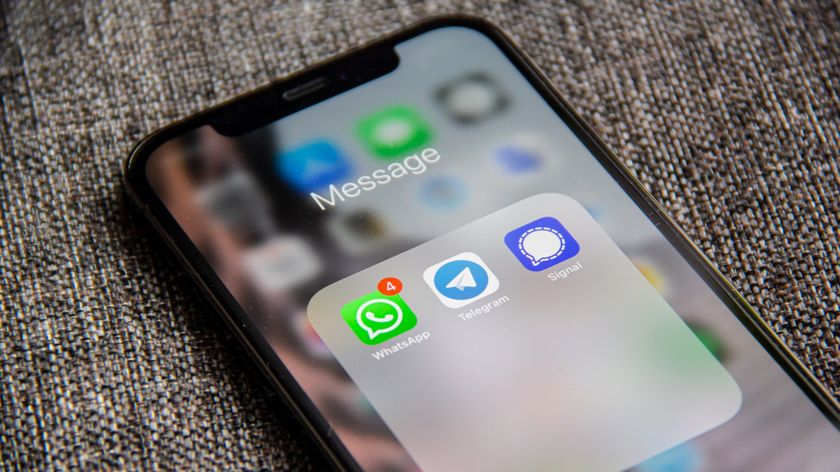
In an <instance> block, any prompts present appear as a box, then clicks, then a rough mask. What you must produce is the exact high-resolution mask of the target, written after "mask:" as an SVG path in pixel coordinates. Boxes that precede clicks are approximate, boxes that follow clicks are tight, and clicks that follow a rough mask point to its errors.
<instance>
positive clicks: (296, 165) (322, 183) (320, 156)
mask: <svg viewBox="0 0 840 472" xmlns="http://www.w3.org/2000/svg"><path fill="white" fill-rule="evenodd" d="M277 168H278V171H279V172H280V175H281V176H282V177H283V178H284V179H286V181H288V182H289V183H290V184H292V186H294V187H295V188H296V189H298V190H300V191H303V192H314V191H317V190H321V189H323V188H324V187H327V186H329V185H330V184H334V183H338V182H341V181H344V180H346V179H347V178H348V177H349V176H350V171H351V169H350V163H349V162H348V161H347V158H346V157H345V156H344V155H343V154H342V153H341V152H340V151H339V150H338V149H337V148H336V147H335V146H334V145H333V144H331V143H330V142H329V141H325V140H316V141H311V142H309V143H306V144H304V145H302V146H299V147H297V148H294V149H291V150H288V151H281V152H280V154H279V155H278V162H277Z"/></svg>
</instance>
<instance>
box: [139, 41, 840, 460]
mask: <svg viewBox="0 0 840 472" xmlns="http://www.w3.org/2000/svg"><path fill="white" fill-rule="evenodd" d="M396 52H397V54H398V56H399V65H398V66H397V67H396V69H395V70H393V71H392V72H389V73H387V74H385V75H383V76H381V77H379V78H376V79H375V80H372V81H369V82H366V83H364V84H363V85H360V86H358V87H355V88H353V89H351V90H349V91H346V92H344V93H341V94H339V95H337V96H334V97H332V98H329V99H327V100H324V101H321V102H319V103H317V104H315V105H312V106H309V107H307V108H305V109H303V110H301V111H298V112H296V113H293V114H291V115H289V116H286V117H284V118H282V119H279V120H277V121H275V122H273V123H270V124H268V125H266V126H262V127H260V128H258V129H256V130H253V131H250V132H248V133H246V134H243V135H240V136H234V137H230V136H224V135H222V134H219V133H218V132H216V131H215V130H214V129H213V128H212V127H210V126H202V127H199V128H197V129H194V130H192V131H190V132H188V133H185V134H183V135H181V136H178V137H177V138H174V139H172V140H170V141H168V142H166V143H164V144H162V145H161V146H159V147H158V148H157V149H156V150H155V151H154V152H153V153H152V155H151V156H150V158H149V160H148V164H147V168H146V172H147V176H148V180H149V182H150V184H151V187H152V188H153V189H154V191H155V192H156V194H157V195H158V196H159V198H160V200H161V201H162V202H163V204H164V205H165V207H166V209H167V210H168V212H169V213H170V214H171V215H172V216H173V218H174V220H175V221H176V222H177V223H178V225H179V226H180V227H181V228H182V229H183V231H184V233H185V234H186V235H187V236H188V237H189V239H190V240H191V241H192V243H193V244H194V245H195V247H196V248H197V249H198V250H199V251H200V253H201V254H202V255H203V257H204V258H205V259H206V261H207V263H208V264H209V266H210V267H212V270H213V271H214V272H215V274H216V275H217V276H218V278H219V280H221V282H222V284H223V285H224V289H225V290H227V292H229V294H230V295H231V296H232V297H233V298H234V299H235V300H236V302H237V304H238V305H239V309H241V310H242V311H243V312H244V313H246V314H247V316H248V318H249V319H250V320H251V323H252V324H253V326H255V327H257V328H258V329H259V330H260V333H261V335H262V336H263V337H264V339H265V340H266V341H267V343H268V344H269V345H270V346H271V349H272V350H273V353H274V355H275V356H276V361H278V362H281V363H282V364H283V365H284V366H285V368H287V369H288V371H289V372H290V373H291V375H292V377H293V380H294V382H296V383H297V385H298V386H299V387H300V388H301V389H302V390H303V392H305V394H306V396H307V397H308V399H309V401H311V403H312V404H313V405H314V407H315V408H317V410H318V412H319V413H320V415H321V416H322V417H323V419H324V420H325V421H326V422H327V423H328V424H329V426H330V428H332V429H333V430H334V431H335V433H336V435H337V437H338V438H339V440H340V441H341V442H342V444H343V446H344V447H345V448H346V450H347V452H348V453H349V454H350V455H351V456H352V457H353V459H354V460H355V461H356V462H357V463H358V465H359V466H361V467H362V468H364V469H366V470H415V469H418V468H419V469H423V470H484V471H491V470H546V469H549V470H605V471H609V470H637V471H695V470H715V471H717V470H733V471H734V470H763V471H767V470H780V471H781V470H791V469H794V468H796V469H799V470H827V469H831V468H832V467H836V466H837V464H838V463H840V434H838V432H837V430H836V429H835V427H834V425H833V424H832V423H831V421H829V420H828V419H827V418H826V417H825V416H824V415H823V414H822V413H821V412H820V411H819V410H818V409H817V408H816V407H815V406H814V404H813V403H812V402H811V401H810V400H809V399H808V397H807V396H806V395H805V394H804V393H803V392H802V390H801V389H800V388H799V387H798V386H797V384H796V383H795V382H793V381H792V380H791V378H790V377H789V376H788V375H787V374H786V373H785V372H784V371H783V370H782V369H781V368H780V367H779V366H778V364H777V363H776V362H775V361H774V360H773V358H772V357H771V356H770V355H769V354H768V353H767V352H766V351H765V349H764V348H763V347H762V346H761V345H760V344H759V343H758V342H757V341H756V340H755V339H754V337H753V335H752V334H751V333H750V331H749V330H747V329H746V328H745V327H744V326H743V325H742V323H741V322H740V321H739V320H738V318H737V317H736V316H734V315H733V313H732V312H731V311H730V309H729V308H728V307H727V305H726V304H725V303H724V302H723V301H721V299H720V298H719V297H718V296H717V295H716V294H715V292H714V291H713V290H712V289H711V288H710V287H709V285H708V284H707V283H706V282H705V281H704V279H703V278H702V277H701V276H700V275H698V274H697V272H695V270H694V269H693V268H692V266H691V265H690V264H689V263H688V262H687V261H686V259H685V258H684V257H683V256H682V255H681V253H680V252H679V251H678V250H677V249H676V248H675V247H674V246H673V245H672V244H671V243H670V242H669V241H668V239H666V237H665V236H663V234H662V233H661V232H660V231H659V229H658V228H657V227H656V225H655V224H654V223H653V222H651V220H650V219H649V218H648V217H647V216H646V214H645V213H644V212H643V211H642V210H641V209H640V208H639V206H637V204H636V203H635V202H634V200H633V199H632V198H630V197H629V196H628V194H627V193H626V192H625V191H624V190H623V189H622V187H621V185H619V183H618V182H617V181H616V180H615V179H614V178H613V177H612V176H611V174H610V173H609V172H608V171H607V169H606V168H605V167H604V166H603V165H602V163H601V162H600V161H599V160H598V159H597V158H596V157H595V156H594V155H593V154H592V153H591V152H590V151H589V150H588V149H587V147H586V146H585V145H584V143H583V142H582V141H581V139H579V137H578V136H576V135H575V133H574V132H573V131H572V130H571V128H570V127H569V126H568V125H567V124H566V123H565V122H564V121H563V119H562V118H561V117H560V116H559V115H558V114H557V113H556V112H555V111H554V110H553V108H552V107H551V106H550V105H549V103H547V102H546V101H545V100H544V99H543V98H542V96H541V95H540V93H539V92H538V90H537V89H536V88H535V87H534V86H533V85H532V84H531V82H530V81H529V79H528V77H526V75H523V73H522V72H521V71H520V70H519V69H518V68H517V66H516V65H515V64H514V62H512V61H511V60H510V59H509V58H508V57H507V55H506V53H505V52H504V51H503V50H502V49H500V48H499V47H498V46H497V45H496V43H494V41H492V40H491V39H489V38H488V37H487V36H485V35H484V34H483V33H480V32H478V31H476V30H473V29H469V28H465V27H444V28H439V29H434V30H432V31H428V32H425V33H422V34H419V35H417V36H414V37H411V38H408V39H406V40H405V41H403V42H401V43H399V44H397V46H396Z"/></svg>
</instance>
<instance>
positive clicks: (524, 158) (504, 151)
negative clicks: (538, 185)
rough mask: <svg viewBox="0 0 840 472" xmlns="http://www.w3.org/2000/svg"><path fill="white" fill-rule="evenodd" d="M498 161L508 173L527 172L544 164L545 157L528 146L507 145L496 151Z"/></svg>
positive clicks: (535, 169) (533, 170)
mask: <svg viewBox="0 0 840 472" xmlns="http://www.w3.org/2000/svg"><path fill="white" fill-rule="evenodd" d="M495 158H496V162H498V163H499V165H501V166H502V169H504V170H505V171H506V172H507V173H508V174H527V173H531V172H535V171H537V170H539V169H540V168H541V167H542V165H543V158H542V156H541V155H540V154H539V152H537V151H536V150H534V149H530V148H528V147H523V146H517V145H507V146H502V147H500V148H499V149H497V150H496V152H495Z"/></svg>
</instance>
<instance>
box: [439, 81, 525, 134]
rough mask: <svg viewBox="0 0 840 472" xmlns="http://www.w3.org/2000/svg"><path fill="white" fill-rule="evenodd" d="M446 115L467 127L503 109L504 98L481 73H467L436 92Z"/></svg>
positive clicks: (505, 103)
mask: <svg viewBox="0 0 840 472" xmlns="http://www.w3.org/2000/svg"><path fill="white" fill-rule="evenodd" d="M436 97H437V100H438V102H440V104H441V105H442V106H443V108H444V110H446V112H447V114H449V116H450V117H451V118H452V119H454V120H455V121H457V122H459V123H464V124H470V123H477V122H479V121H482V120H484V119H486V118H489V117H490V116H493V115H495V114H497V113H499V112H501V111H502V110H504V109H505V108H506V107H507V104H508V99H507V97H506V96H505V95H504V94H503V93H502V91H501V89H500V88H499V86H498V85H497V84H496V82H494V81H493V79H491V78H490V77H489V76H487V75H485V74H481V73H475V74H469V75H466V76H464V77H461V78H458V79H455V80H453V81H451V82H448V83H446V84H444V85H443V86H442V87H441V88H440V89H438V91H437V93H436Z"/></svg>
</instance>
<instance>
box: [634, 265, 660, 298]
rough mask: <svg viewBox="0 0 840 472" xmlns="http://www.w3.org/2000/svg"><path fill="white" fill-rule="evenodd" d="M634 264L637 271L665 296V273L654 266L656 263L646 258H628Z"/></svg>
mask: <svg viewBox="0 0 840 472" xmlns="http://www.w3.org/2000/svg"><path fill="white" fill-rule="evenodd" d="M630 261H631V262H632V263H633V265H634V266H636V268H637V269H639V272H641V273H642V275H643V276H644V277H645V278H646V279H647V281H648V282H649V283H650V284H651V285H652V286H653V288H655V289H656V291H657V292H659V293H660V294H662V296H666V295H667V294H668V292H669V288H670V287H669V286H668V282H667V280H666V279H665V274H663V273H662V271H661V270H660V269H659V268H658V267H657V266H656V264H655V263H654V262H653V261H652V260H650V259H646V258H640V257H634V258H632V259H630Z"/></svg>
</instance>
